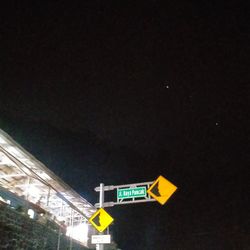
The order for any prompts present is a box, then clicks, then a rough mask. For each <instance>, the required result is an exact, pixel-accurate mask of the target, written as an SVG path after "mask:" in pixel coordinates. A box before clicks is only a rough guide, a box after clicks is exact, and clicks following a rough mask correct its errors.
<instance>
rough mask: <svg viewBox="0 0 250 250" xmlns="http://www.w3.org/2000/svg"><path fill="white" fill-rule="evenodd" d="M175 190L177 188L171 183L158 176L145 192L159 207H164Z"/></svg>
mask: <svg viewBox="0 0 250 250" xmlns="http://www.w3.org/2000/svg"><path fill="white" fill-rule="evenodd" d="M176 189H177V187H176V186H175V185H174V184H173V183H171V182H170V181H168V180H167V179H166V178H164V177H163V176H161V175H160V176H159V177H158V178H157V180H156V181H155V182H154V183H153V184H152V185H151V186H150V188H149V189H148V191H147V192H148V194H149V195H150V196H151V197H153V198H154V199H155V200H157V201H158V202H159V203H160V204H161V205H164V204H165V203H166V202H167V200H168V199H169V198H170V196H171V195H172V194H173V193H174V192H175V191H176Z"/></svg>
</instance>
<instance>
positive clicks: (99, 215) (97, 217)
mask: <svg viewBox="0 0 250 250" xmlns="http://www.w3.org/2000/svg"><path fill="white" fill-rule="evenodd" d="M113 220H114V219H113V218H112V217H111V216H110V215H109V214H108V213H107V212H106V211H105V210H104V209H103V208H100V209H99V210H98V211H96V212H95V213H94V214H93V215H92V216H91V218H90V219H89V222H90V223H91V224H92V225H93V226H94V227H95V228H96V229H97V230H98V231H99V232H103V231H104V230H105V229H106V228H107V227H108V226H109V225H110V224H111V223H112V222H113Z"/></svg>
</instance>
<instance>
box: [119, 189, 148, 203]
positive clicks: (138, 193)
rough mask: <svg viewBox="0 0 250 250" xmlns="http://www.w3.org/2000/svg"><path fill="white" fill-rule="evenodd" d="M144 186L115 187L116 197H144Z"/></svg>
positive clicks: (145, 193)
mask: <svg viewBox="0 0 250 250" xmlns="http://www.w3.org/2000/svg"><path fill="white" fill-rule="evenodd" d="M146 196H147V190H146V187H135V188H122V189H117V199H118V200H119V199H131V198H140V197H146Z"/></svg>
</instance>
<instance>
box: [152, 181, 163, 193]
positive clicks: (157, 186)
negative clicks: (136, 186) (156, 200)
mask: <svg viewBox="0 0 250 250" xmlns="http://www.w3.org/2000/svg"><path fill="white" fill-rule="evenodd" d="M151 193H153V194H154V195H155V196H158V197H159V196H161V194H160V193H159V181H157V182H156V183H155V185H154V186H153V187H152V189H151Z"/></svg>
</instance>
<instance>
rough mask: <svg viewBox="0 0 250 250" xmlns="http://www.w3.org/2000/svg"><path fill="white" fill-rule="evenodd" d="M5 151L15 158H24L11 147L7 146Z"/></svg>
mask: <svg viewBox="0 0 250 250" xmlns="http://www.w3.org/2000/svg"><path fill="white" fill-rule="evenodd" d="M7 150H8V151H9V152H10V153H11V154H13V155H15V156H16V157H17V158H24V156H23V154H22V153H21V152H20V151H19V150H18V149H17V148H16V147H13V146H8V147H7Z"/></svg>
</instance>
